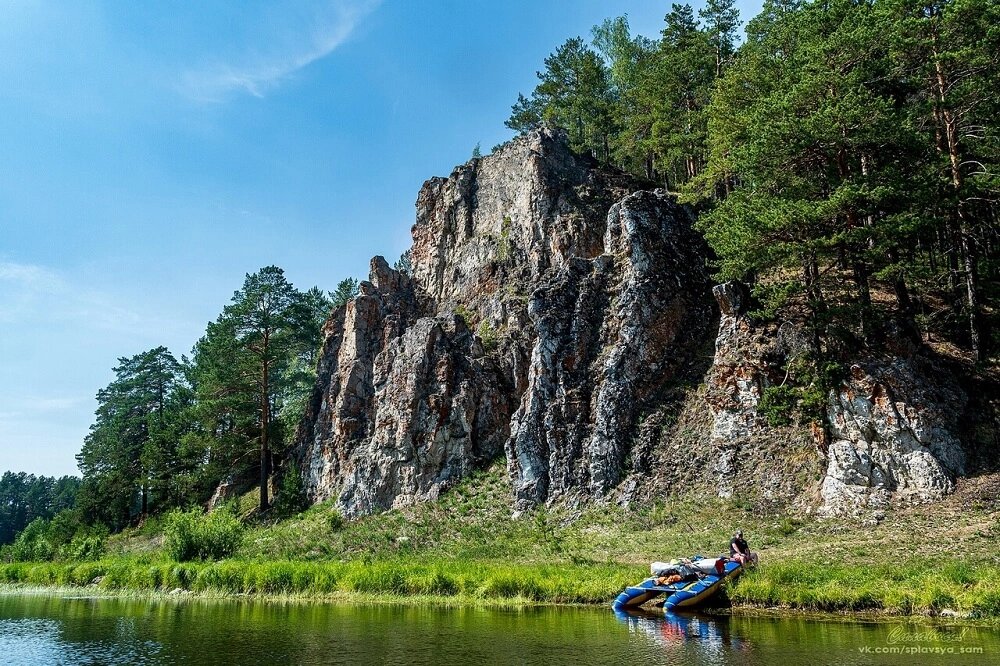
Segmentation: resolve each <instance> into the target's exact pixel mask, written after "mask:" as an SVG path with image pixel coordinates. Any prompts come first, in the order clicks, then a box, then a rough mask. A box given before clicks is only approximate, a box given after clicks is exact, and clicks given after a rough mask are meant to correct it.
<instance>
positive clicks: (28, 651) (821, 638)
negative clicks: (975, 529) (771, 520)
mask: <svg viewBox="0 0 1000 666" xmlns="http://www.w3.org/2000/svg"><path fill="white" fill-rule="evenodd" d="M887 647H894V648H895V647H903V648H914V647H919V648H942V649H944V648H952V649H954V650H961V649H968V648H978V649H979V650H980V652H979V653H978V654H958V653H955V654H947V655H934V654H920V655H912V654H897V655H886V654H883V653H878V652H875V651H874V650H884V649H885V648H887ZM866 650H872V651H868V652H866ZM998 657H1000V634H998V633H997V631H996V630H994V629H992V628H985V627H968V626H966V627H947V626H942V625H927V624H926V623H925V624H922V625H921V624H905V623H891V624H887V623H874V622H873V623H860V622H821V621H816V620H811V619H807V618H802V617H780V618H779V617H740V616H732V617H730V616H726V615H718V616H716V615H700V614H692V613H666V614H665V613H663V612H662V611H661V612H658V613H641V612H640V613H618V614H613V613H612V612H611V611H610V610H606V609H602V608H551V607H549V608H524V609H516V610H506V611H502V610H486V609H481V608H459V609H447V608H437V607H427V606H405V607H400V606H351V605H334V604H309V603H303V604H295V603H288V604H285V603H268V602H258V601H250V600H244V601H209V600H199V599H164V600H122V599H79V598H77V599H66V598H59V597H45V596H10V595H8V596H5V595H2V594H0V663H2V664H28V665H31V666H34V665H35V664H53V663H57V664H70V665H77V664H242V663H253V664H255V665H263V664H327V663H338V664H344V663H347V664H355V663H358V664H368V663H378V664H467V663H475V664H484V663H485V664H489V665H490V666H502V665H503V664H546V665H548V664H574V665H575V664H592V663H599V664H604V663H643V664H645V663H660V664H663V663H665V664H684V665H696V666H728V665H730V664H733V665H735V664H740V665H744V664H749V665H756V664H760V665H764V664H776V663H778V664H782V666H814V665H815V664H826V663H837V664H849V665H850V664H873V663H878V664H881V663H895V664H906V665H907V666H911V665H913V664H962V663H969V664H980V663H991V662H992V663H998V661H997V658H998Z"/></svg>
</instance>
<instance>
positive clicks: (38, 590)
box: [0, 565, 1000, 627]
mask: <svg viewBox="0 0 1000 666" xmlns="http://www.w3.org/2000/svg"><path fill="white" fill-rule="evenodd" d="M2 566H3V565H0V569H2ZM14 596H35V597H53V598H63V599H114V600H127V601H156V602H165V601H176V602H201V601H210V602H244V601H245V602H252V603H266V604H318V605H324V604H331V605H338V604H345V605H369V606H428V607H436V608H453V609H459V608H461V609H481V610H504V611H523V610H529V609H535V608H538V609H541V608H564V609H583V608H586V609H594V610H598V609H603V610H607V611H608V612H612V611H611V608H610V606H611V601H610V599H609V600H608V601H606V602H598V601H590V602H569V601H554V600H546V599H532V598H528V597H524V596H512V597H503V598H482V597H476V596H471V595H465V594H456V595H440V594H391V593H366V592H356V591H343V590H338V591H334V592H327V593H317V592H312V591H297V592H292V591H284V592H252V593H248V592H233V591H229V590H225V589H221V588H203V589H199V590H192V589H185V588H172V589H165V588H139V587H114V588H111V587H102V586H101V585H100V584H87V585H82V586H81V585H72V584H51V585H46V584H36V583H10V582H5V583H0V597H14ZM945 610H946V611H947V609H945ZM636 611H637V613H636V614H637V615H646V616H648V617H651V618H656V617H658V616H662V615H663V610H662V608H657V607H650V608H640V609H636ZM690 612H691V613H694V614H698V615H703V616H707V617H717V618H723V617H732V618H771V619H789V618H800V619H806V620H810V621H817V622H845V623H912V624H928V625H962V626H985V627H996V626H998V625H1000V618H997V617H976V616H974V615H973V614H971V613H968V612H957V611H951V613H948V612H944V613H941V612H939V613H936V614H934V613H930V612H920V613H913V612H911V613H902V612H899V611H896V610H893V609H885V608H881V609H874V608H873V609H864V610H846V609H841V610H818V609H812V608H801V607H795V606H793V605H790V604H777V605H763V604H755V603H748V602H744V603H740V602H735V603H733V602H731V605H729V606H708V607H705V608H699V609H692V611H690Z"/></svg>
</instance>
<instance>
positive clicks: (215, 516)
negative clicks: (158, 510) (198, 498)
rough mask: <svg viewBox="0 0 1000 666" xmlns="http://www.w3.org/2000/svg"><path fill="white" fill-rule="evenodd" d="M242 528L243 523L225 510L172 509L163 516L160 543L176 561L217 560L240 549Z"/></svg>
mask: <svg viewBox="0 0 1000 666" xmlns="http://www.w3.org/2000/svg"><path fill="white" fill-rule="evenodd" d="M243 532H244V527H243V524H242V523H241V522H240V521H239V520H238V519H237V518H236V516H234V515H233V514H232V513H230V512H228V511H214V512H212V513H210V514H207V515H202V514H201V512H200V511H198V510H193V511H186V512H185V511H173V512H171V513H169V514H167V516H166V518H165V519H164V527H163V546H164V549H165V550H166V552H167V554H168V555H169V556H170V557H171V558H173V559H175V560H177V561H178V562H187V561H189V560H198V559H200V560H217V559H222V558H225V557H229V556H230V555H232V554H234V553H235V552H236V551H237V550H238V549H239V547H240V545H242V543H243Z"/></svg>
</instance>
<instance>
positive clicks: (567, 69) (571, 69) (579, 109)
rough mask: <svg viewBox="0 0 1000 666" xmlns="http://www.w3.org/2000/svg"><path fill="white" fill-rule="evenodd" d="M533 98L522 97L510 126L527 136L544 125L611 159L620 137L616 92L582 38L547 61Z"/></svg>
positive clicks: (583, 148)
mask: <svg viewBox="0 0 1000 666" xmlns="http://www.w3.org/2000/svg"><path fill="white" fill-rule="evenodd" d="M537 75H538V78H539V83H538V85H537V86H536V87H535V90H534V91H533V92H532V94H531V98H530V99H528V98H525V97H524V96H523V95H519V96H518V100H517V103H516V104H514V106H513V108H512V113H511V117H510V118H509V119H508V120H507V122H506V125H507V127H509V128H511V129H513V130H516V131H519V132H524V131H527V130H530V129H533V128H535V127H538V126H540V125H541V124H542V123H549V124H552V125H555V126H557V127H561V128H563V129H565V130H566V131H567V132H568V134H569V139H570V145H571V146H572V147H573V148H574V149H575V150H579V151H589V152H591V153H592V154H593V155H594V156H595V157H597V158H599V159H603V160H607V159H609V157H610V154H611V137H612V134H613V133H614V126H613V118H612V93H611V84H610V80H609V75H608V71H607V68H606V67H605V65H604V62H603V61H602V60H601V58H600V56H599V55H597V53H595V52H594V51H593V50H592V49H591V48H589V47H588V46H587V45H586V44H585V43H584V41H583V40H582V39H580V38H579V37H576V38H574V39H570V40H567V41H566V42H565V43H564V44H563V45H562V46H560V47H559V48H558V49H557V50H556V52H555V53H553V54H552V55H550V56H549V57H547V58H546V59H545V69H544V70H543V71H541V72H538V73H537Z"/></svg>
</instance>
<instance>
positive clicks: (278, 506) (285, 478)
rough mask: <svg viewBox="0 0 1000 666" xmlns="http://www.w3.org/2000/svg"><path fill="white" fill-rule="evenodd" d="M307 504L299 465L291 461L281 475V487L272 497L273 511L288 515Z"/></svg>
mask: <svg viewBox="0 0 1000 666" xmlns="http://www.w3.org/2000/svg"><path fill="white" fill-rule="evenodd" d="M308 506H309V498H308V497H307V496H306V485H305V481H304V480H303V479H302V473H301V472H300V471H299V466H298V465H297V464H296V463H295V462H294V461H292V462H291V463H289V465H288V467H287V468H286V469H285V471H284V473H283V474H282V477H281V487H280V488H279V489H278V494H277V496H276V497H275V498H274V512H275V514H276V515H277V516H278V517H288V516H292V515H295V514H296V513H299V512H300V511H303V510H304V509H305V508H306V507H308Z"/></svg>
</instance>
